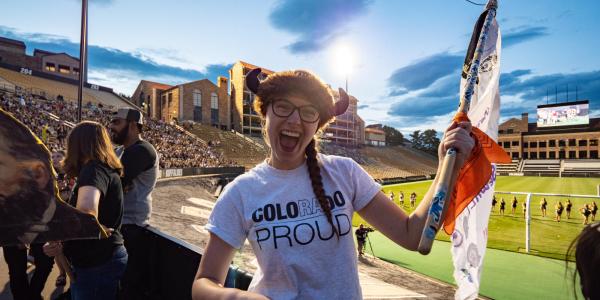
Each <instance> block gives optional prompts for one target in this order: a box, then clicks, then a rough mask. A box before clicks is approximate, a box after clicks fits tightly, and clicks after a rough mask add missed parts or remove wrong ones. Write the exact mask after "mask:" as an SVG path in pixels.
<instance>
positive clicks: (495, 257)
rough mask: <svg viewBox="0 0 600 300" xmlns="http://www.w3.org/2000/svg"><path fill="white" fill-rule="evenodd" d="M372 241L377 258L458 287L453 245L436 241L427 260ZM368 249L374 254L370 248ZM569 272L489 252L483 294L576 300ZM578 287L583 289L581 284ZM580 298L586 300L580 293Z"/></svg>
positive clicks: (382, 240)
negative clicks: (454, 271) (454, 267)
mask: <svg viewBox="0 0 600 300" xmlns="http://www.w3.org/2000/svg"><path fill="white" fill-rule="evenodd" d="M369 237H370V240H371V242H372V246H373V252H375V254H376V256H377V257H379V258H381V259H384V260H386V261H389V262H391V263H394V264H396V265H399V266H402V267H405V268H407V269H411V270H413V271H415V272H418V273H422V274H425V275H427V276H430V277H433V278H436V279H438V280H441V281H444V282H447V283H450V284H455V283H454V279H453V277H452V271H453V267H452V261H451V257H450V247H451V245H450V243H448V242H444V241H435V242H434V246H433V248H432V251H431V253H429V255H428V256H423V255H421V254H419V253H418V252H412V251H408V250H406V249H404V248H402V247H400V246H398V245H396V244H395V243H394V242H392V241H390V240H389V239H388V238H386V237H384V236H383V235H382V234H380V233H379V232H374V233H371V234H369ZM366 248H367V252H371V251H370V248H369V246H368V245H367V247H366ZM570 266H571V267H573V264H572V263H571V264H570ZM565 270H566V268H565V262H564V261H560V260H555V259H549V258H544V257H537V256H533V255H524V254H519V253H514V252H508V251H502V250H495V249H488V251H486V254H485V257H484V262H483V273H482V277H481V287H480V294H481V295H484V296H486V297H490V298H493V299H545V300H551V299H574V298H575V297H574V296H573V285H572V283H571V282H572V281H571V273H570V272H571V271H569V273H568V275H567V276H566V273H565ZM570 270H571V269H570ZM565 276H566V277H565ZM575 284H576V286H577V287H578V286H579V283H578V282H577V283H575ZM578 298H579V299H582V296H581V294H580V293H579V294H578Z"/></svg>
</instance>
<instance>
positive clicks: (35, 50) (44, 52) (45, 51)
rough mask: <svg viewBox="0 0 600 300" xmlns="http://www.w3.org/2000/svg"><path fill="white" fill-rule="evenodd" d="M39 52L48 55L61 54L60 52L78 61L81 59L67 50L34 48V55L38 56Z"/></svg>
mask: <svg viewBox="0 0 600 300" xmlns="http://www.w3.org/2000/svg"><path fill="white" fill-rule="evenodd" d="M37 53H40V54H41V55H42V56H47V55H60V54H64V55H66V56H68V57H70V58H72V59H74V60H76V61H79V58H78V57H75V56H72V55H70V54H68V53H66V52H51V51H47V50H42V49H34V50H33V56H36V54H37Z"/></svg>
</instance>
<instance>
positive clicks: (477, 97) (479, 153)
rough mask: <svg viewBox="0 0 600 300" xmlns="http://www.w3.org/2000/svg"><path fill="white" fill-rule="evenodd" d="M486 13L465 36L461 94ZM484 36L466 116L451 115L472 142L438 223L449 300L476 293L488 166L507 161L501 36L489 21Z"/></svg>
mask: <svg viewBox="0 0 600 300" xmlns="http://www.w3.org/2000/svg"><path fill="white" fill-rule="evenodd" d="M488 11H489V10H486V11H484V12H483V13H482V14H481V16H480V17H479V20H478V21H477V23H476V25H475V29H474V31H473V35H472V37H471V43H470V45H469V49H468V51H467V56H466V58H465V63H464V65H463V74H462V78H461V91H460V93H461V95H463V94H464V92H465V87H466V85H467V80H466V79H467V74H468V71H469V69H470V64H471V62H472V58H473V56H474V53H475V48H476V46H477V41H478V40H479V35H480V32H481V31H482V28H483V25H484V21H485V19H486V17H487V14H488ZM487 34H488V36H487V41H486V43H485V45H483V47H484V48H483V51H482V54H481V56H480V65H479V68H478V77H477V82H476V85H475V87H474V90H473V95H472V97H471V103H470V108H469V112H468V114H464V113H460V112H459V113H457V115H456V116H455V117H454V121H458V122H459V121H466V120H470V121H471V123H472V124H473V133H472V134H473V136H474V137H475V138H476V143H475V147H474V149H473V151H472V153H471V156H470V157H469V160H468V161H467V162H466V163H465V165H464V166H463V168H462V169H461V171H460V173H459V175H458V178H457V183H456V189H455V191H454V193H453V194H452V198H451V201H450V204H449V209H448V212H447V215H446V218H445V220H444V230H445V231H446V233H448V234H452V249H451V251H452V257H453V263H454V279H455V281H456V283H457V285H458V289H457V291H456V294H455V299H474V298H476V297H477V295H478V291H479V284H480V279H481V271H482V264H483V257H484V254H485V249H486V244H487V227H488V221H489V216H490V210H491V204H492V197H493V194H494V186H495V181H496V175H495V174H496V170H495V165H493V164H492V163H506V162H510V157H509V156H508V155H507V154H506V152H505V151H504V149H502V148H501V147H500V146H499V145H498V144H497V143H496V141H497V139H498V120H499V117H500V93H499V79H500V48H501V35H500V31H499V29H498V24H497V23H496V20H495V18H494V19H492V22H491V25H490V27H489V30H488V32H487Z"/></svg>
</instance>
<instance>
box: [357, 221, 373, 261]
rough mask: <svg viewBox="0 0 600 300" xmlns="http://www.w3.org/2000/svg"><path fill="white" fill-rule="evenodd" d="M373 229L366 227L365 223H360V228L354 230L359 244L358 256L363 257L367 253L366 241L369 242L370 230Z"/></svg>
mask: <svg viewBox="0 0 600 300" xmlns="http://www.w3.org/2000/svg"><path fill="white" fill-rule="evenodd" d="M372 231H373V229H372V228H369V227H365V226H364V225H363V224H360V226H359V227H358V229H356V231H355V232H354V234H356V242H357V244H358V257H362V256H363V254H364V253H365V243H366V242H367V236H368V234H369V232H372Z"/></svg>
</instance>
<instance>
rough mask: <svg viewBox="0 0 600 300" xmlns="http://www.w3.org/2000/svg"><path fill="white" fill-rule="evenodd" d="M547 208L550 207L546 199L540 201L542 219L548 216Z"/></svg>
mask: <svg viewBox="0 0 600 300" xmlns="http://www.w3.org/2000/svg"><path fill="white" fill-rule="evenodd" d="M547 206H548V201H546V197H544V198H542V200H541V201H540V209H541V210H542V217H545V216H546V207H547Z"/></svg>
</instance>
